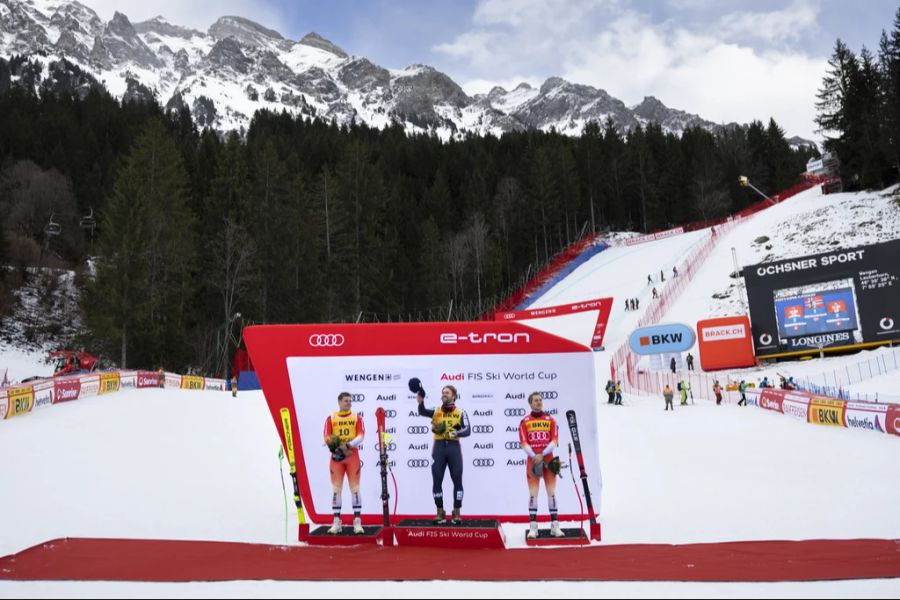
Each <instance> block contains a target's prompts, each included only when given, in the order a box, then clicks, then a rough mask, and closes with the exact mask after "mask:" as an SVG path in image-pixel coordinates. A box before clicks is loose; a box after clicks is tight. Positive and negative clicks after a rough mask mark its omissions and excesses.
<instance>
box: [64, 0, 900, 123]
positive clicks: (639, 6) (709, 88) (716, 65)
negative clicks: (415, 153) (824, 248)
mask: <svg viewBox="0 0 900 600" xmlns="http://www.w3.org/2000/svg"><path fill="white" fill-rule="evenodd" d="M81 1H82V2H83V3H85V4H87V5H89V6H91V7H92V8H94V9H95V10H96V11H97V12H98V13H99V14H100V16H101V17H102V18H104V19H109V18H111V17H112V14H113V11H115V10H119V11H121V12H124V13H125V14H126V15H127V16H128V17H129V18H130V19H131V20H132V21H140V20H143V19H147V18H150V17H154V16H156V15H163V16H165V17H166V18H167V19H169V20H170V21H172V22H175V23H178V24H182V25H189V26H192V27H195V28H198V29H201V30H204V31H205V30H206V28H207V27H209V25H210V24H211V23H212V22H213V21H215V20H216V19H217V18H218V17H220V16H222V15H225V14H234V15H240V16H244V17H247V18H249V19H253V20H254V21H257V22H258V23H261V24H263V25H265V26H267V27H271V28H273V29H276V30H278V31H279V32H281V33H282V34H283V35H284V36H285V37H288V38H291V39H299V38H301V37H303V35H305V34H306V33H308V32H310V31H315V32H317V33H319V34H320V35H322V36H324V37H326V38H328V39H330V40H331V41H332V42H334V43H336V44H337V45H339V46H341V47H342V48H344V50H346V51H347V52H348V53H350V54H357V55H362V56H366V57H367V58H369V59H370V60H372V61H373V62H375V63H376V64H380V65H382V66H384V67H389V68H399V67H404V66H406V65H409V64H413V63H424V64H429V65H432V66H434V67H436V68H437V69H439V70H441V71H444V72H445V73H447V74H448V75H450V76H451V77H452V78H453V79H454V80H455V81H456V82H457V83H459V84H460V85H461V86H462V87H463V88H464V89H465V90H466V92H468V93H470V94H473V93H477V92H484V91H487V90H489V89H490V88H491V87H493V86H494V85H502V86H504V87H506V88H507V89H511V88H512V87H515V86H516V85H517V84H518V83H520V82H522V81H527V82H529V83H531V84H532V85H540V84H541V83H542V82H543V81H544V80H545V79H547V78H548V77H551V76H560V77H563V78H565V79H567V80H569V81H573V82H577V83H584V84H588V85H592V86H594V87H598V88H602V89H605V90H606V91H607V92H609V93H610V94H612V95H613V96H615V97H617V98H619V99H621V100H622V101H624V102H625V103H626V104H628V105H634V104H637V103H638V102H640V101H641V100H642V99H643V98H644V96H656V97H657V98H659V99H660V100H661V101H662V102H663V103H664V104H666V105H667V106H669V107H672V108H679V109H682V110H687V111H689V112H693V113H697V114H699V115H700V116H701V117H704V118H706V119H709V120H711V121H716V122H731V121H737V122H742V123H744V122H748V121H750V120H752V119H760V120H763V121H767V120H768V118H769V117H774V118H775V120H776V121H778V123H779V124H780V125H781V126H782V127H784V128H785V130H786V131H787V134H788V135H789V136H791V135H800V136H803V137H806V138H809V139H816V140H818V139H820V136H819V135H817V134H816V133H815V132H814V130H815V124H814V123H813V117H814V113H815V111H814V107H813V103H814V101H815V93H816V90H817V89H818V88H819V87H820V85H821V82H822V75H823V73H824V70H825V67H826V64H825V63H826V61H827V60H828V58H829V56H830V55H831V53H832V50H833V49H834V42H835V40H836V39H837V38H838V37H840V38H841V39H843V40H844V41H845V42H846V43H847V44H848V45H849V46H850V48H851V49H852V50H853V51H854V52H857V53H858V52H859V50H860V49H861V48H862V46H863V45H866V46H867V47H869V48H870V49H872V50H873V51H874V50H875V49H877V46H878V38H879V36H880V34H881V30H882V29H887V30H890V29H891V28H892V26H893V18H894V15H895V14H896V11H897V9H898V7H900V3H898V2H897V1H896V0H863V1H859V2H848V1H847V0H818V1H817V0H754V1H752V2H749V1H738V0H368V1H364V2H363V1H360V0H329V1H328V2H319V1H317V0H278V1H276V0H216V2H206V1H204V0H194V1H193V2H184V0H142V1H141V2H139V3H137V2H135V3H128V2H124V3H123V2H121V1H114V0H81Z"/></svg>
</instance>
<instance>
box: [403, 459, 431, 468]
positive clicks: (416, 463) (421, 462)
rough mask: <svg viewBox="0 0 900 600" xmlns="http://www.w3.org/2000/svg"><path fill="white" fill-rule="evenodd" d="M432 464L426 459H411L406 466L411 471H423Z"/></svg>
mask: <svg viewBox="0 0 900 600" xmlns="http://www.w3.org/2000/svg"><path fill="white" fill-rule="evenodd" d="M430 464H431V461H429V460H426V459H424V458H411V459H409V460H408V461H406V466H407V467H409V468H411V469H422V468H424V467H427V466H428V465H430Z"/></svg>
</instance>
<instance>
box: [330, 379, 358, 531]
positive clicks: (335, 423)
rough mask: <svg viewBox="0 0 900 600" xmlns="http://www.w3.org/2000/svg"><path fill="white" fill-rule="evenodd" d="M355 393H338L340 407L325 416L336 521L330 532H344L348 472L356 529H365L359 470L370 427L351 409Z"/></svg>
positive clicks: (354, 527)
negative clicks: (367, 429)
mask: <svg viewBox="0 0 900 600" xmlns="http://www.w3.org/2000/svg"><path fill="white" fill-rule="evenodd" d="M351 400H352V396H351V395H350V394H349V393H348V392H341V393H340V394H338V407H339V410H336V411H334V412H333V413H331V416H329V417H328V418H327V419H325V445H326V446H328V449H329V450H331V460H329V461H328V462H329V465H330V471H331V487H332V490H333V492H334V494H333V495H332V497H331V510H332V512H334V522H333V523H332V524H331V527H330V528H329V529H328V533H333V534H336V533H340V532H341V496H342V495H343V488H344V475H346V476H347V483H348V484H349V485H350V494H351V495H352V499H353V533H357V534H360V533H365V530H364V529H363V526H362V519H361V518H360V513H361V512H362V500H361V499H360V496H359V474H360V471H361V469H362V467H361V465H360V462H359V445H360V444H361V443H362V441H363V438H364V437H365V435H366V428H365V425H364V424H363V420H362V419H361V418H360V416H359V415H358V414H356V413H354V412H353V411H351V410H350V402H351Z"/></svg>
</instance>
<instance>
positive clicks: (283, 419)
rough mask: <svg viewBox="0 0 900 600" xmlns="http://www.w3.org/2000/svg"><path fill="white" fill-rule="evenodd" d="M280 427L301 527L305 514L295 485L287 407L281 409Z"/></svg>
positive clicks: (291, 431)
mask: <svg viewBox="0 0 900 600" xmlns="http://www.w3.org/2000/svg"><path fill="white" fill-rule="evenodd" d="M281 427H282V428H283V430H284V443H285V444H286V446H287V447H286V448H285V450H287V457H288V464H289V465H290V467H291V481H292V482H293V484H294V504H296V505H297V520H298V521H299V522H300V524H301V525H304V524H305V523H306V514H305V513H304V512H303V502H302V501H301V500H300V487H299V486H298V485H297V463H296V462H295V460H294V432H293V429H292V427H291V411H290V409H288V408H287V407H285V408H282V409H281Z"/></svg>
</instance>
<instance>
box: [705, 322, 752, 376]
mask: <svg viewBox="0 0 900 600" xmlns="http://www.w3.org/2000/svg"><path fill="white" fill-rule="evenodd" d="M697 343H698V345H699V349H700V367H701V368H702V369H703V370H704V371H715V370H719V369H736V368H741V367H752V366H753V365H754V364H755V362H756V358H755V356H754V354H753V335H752V333H751V330H750V319H749V318H747V315H735V316H733V317H715V318H712V319H702V320H700V321H697Z"/></svg>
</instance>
